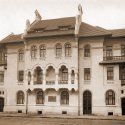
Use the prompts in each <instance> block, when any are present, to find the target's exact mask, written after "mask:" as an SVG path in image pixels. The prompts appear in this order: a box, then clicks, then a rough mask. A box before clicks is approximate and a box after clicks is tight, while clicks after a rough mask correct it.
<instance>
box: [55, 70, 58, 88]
mask: <svg viewBox="0 0 125 125" xmlns="http://www.w3.org/2000/svg"><path fill="white" fill-rule="evenodd" d="M55 74H56V80H55V85H56V86H58V80H59V71H58V69H57V70H55Z"/></svg>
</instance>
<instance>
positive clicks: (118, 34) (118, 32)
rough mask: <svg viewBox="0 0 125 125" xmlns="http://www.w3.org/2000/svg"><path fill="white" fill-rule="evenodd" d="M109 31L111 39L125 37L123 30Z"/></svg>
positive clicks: (124, 30)
mask: <svg viewBox="0 0 125 125" xmlns="http://www.w3.org/2000/svg"><path fill="white" fill-rule="evenodd" d="M110 31H111V33H112V37H123V36H124V37H125V29H114V30H110Z"/></svg>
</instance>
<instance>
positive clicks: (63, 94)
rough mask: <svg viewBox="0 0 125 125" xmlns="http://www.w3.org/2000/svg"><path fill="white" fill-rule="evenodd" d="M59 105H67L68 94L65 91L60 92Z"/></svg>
mask: <svg viewBox="0 0 125 125" xmlns="http://www.w3.org/2000/svg"><path fill="white" fill-rule="evenodd" d="M61 104H64V105H67V104H69V93H68V92H67V91H62V92H61Z"/></svg>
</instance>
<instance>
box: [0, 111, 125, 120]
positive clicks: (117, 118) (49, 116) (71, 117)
mask: <svg viewBox="0 0 125 125" xmlns="http://www.w3.org/2000/svg"><path fill="white" fill-rule="evenodd" d="M0 117H20V118H59V119H64V118H65V119H90V120H120V121H125V116H93V115H91V116H90V115H89V116H88V115H83V116H69V115H37V114H27V115H26V114H24V113H11V114H10V113H0Z"/></svg>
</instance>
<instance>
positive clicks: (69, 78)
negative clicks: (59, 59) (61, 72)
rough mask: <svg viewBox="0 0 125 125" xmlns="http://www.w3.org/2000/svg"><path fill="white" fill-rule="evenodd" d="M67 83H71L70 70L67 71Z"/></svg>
mask: <svg viewBox="0 0 125 125" xmlns="http://www.w3.org/2000/svg"><path fill="white" fill-rule="evenodd" d="M68 84H71V71H69V72H68Z"/></svg>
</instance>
